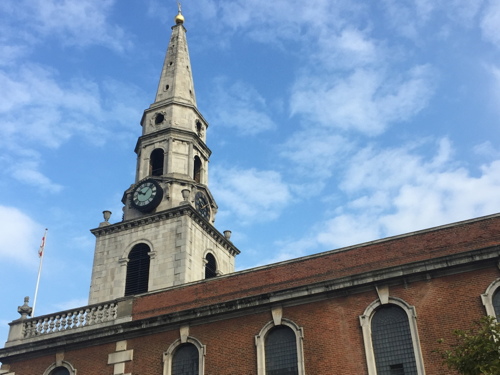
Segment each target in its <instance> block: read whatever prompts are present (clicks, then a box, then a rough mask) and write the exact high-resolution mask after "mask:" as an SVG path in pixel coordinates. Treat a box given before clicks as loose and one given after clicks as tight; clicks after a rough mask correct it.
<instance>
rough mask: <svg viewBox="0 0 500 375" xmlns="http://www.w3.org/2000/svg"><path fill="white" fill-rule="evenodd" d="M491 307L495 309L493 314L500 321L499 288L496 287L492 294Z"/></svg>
mask: <svg viewBox="0 0 500 375" xmlns="http://www.w3.org/2000/svg"><path fill="white" fill-rule="evenodd" d="M493 308H494V309H495V316H496V317H497V320H499V321H500V288H497V290H496V291H495V294H493Z"/></svg>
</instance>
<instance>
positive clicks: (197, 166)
mask: <svg viewBox="0 0 500 375" xmlns="http://www.w3.org/2000/svg"><path fill="white" fill-rule="evenodd" d="M193 179H194V180H195V181H196V182H198V183H200V182H201V159H200V158H199V157H198V156H195V157H194V172H193Z"/></svg>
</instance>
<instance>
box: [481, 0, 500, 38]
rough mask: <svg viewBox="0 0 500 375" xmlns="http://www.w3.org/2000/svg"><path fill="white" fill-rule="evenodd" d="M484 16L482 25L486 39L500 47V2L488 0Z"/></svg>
mask: <svg viewBox="0 0 500 375" xmlns="http://www.w3.org/2000/svg"><path fill="white" fill-rule="evenodd" d="M482 16H483V17H482V19H481V25H480V26H481V31H482V33H483V37H484V39H486V40H487V41H488V42H490V43H493V44H494V45H496V46H497V47H498V48H500V3H499V2H498V1H496V0H490V1H488V3H487V6H486V8H485V10H484V12H483V15H482Z"/></svg>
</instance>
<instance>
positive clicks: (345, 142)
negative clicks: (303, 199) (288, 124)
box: [280, 125, 354, 181]
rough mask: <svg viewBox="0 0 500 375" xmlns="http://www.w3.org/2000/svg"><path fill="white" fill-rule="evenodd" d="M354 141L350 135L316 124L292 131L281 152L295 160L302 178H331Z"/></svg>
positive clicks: (287, 157)
mask: <svg viewBox="0 0 500 375" xmlns="http://www.w3.org/2000/svg"><path fill="white" fill-rule="evenodd" d="M353 147H354V144H353V142H352V141H350V140H349V139H348V138H346V137H344V136H341V135H339V134H336V133H335V132H332V131H329V130H328V129H322V128H319V129H318V127H315V126H311V125H310V126H308V127H307V129H303V130H300V131H297V132H295V133H293V134H292V135H291V136H290V137H289V138H288V139H287V140H286V142H285V143H284V144H283V145H282V146H281V149H282V151H281V152H280V155H281V156H282V157H284V158H286V159H288V160H289V161H290V162H291V163H292V166H293V167H292V169H293V170H294V172H295V173H298V174H299V175H300V177H301V178H304V177H305V178H314V179H315V180H316V181H318V180H324V179H327V178H330V177H331V176H332V175H333V173H334V171H335V170H336V168H338V167H339V164H341V163H342V162H343V160H344V158H345V155H346V154H347V153H349V152H350V151H351V150H352V148H353Z"/></svg>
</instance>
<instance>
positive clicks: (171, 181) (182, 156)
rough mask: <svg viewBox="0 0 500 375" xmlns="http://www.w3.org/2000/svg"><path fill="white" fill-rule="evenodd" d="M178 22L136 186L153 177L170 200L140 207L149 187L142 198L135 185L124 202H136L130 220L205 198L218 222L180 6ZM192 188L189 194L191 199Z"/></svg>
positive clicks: (147, 116)
mask: <svg viewBox="0 0 500 375" xmlns="http://www.w3.org/2000/svg"><path fill="white" fill-rule="evenodd" d="M175 23H176V24H175V25H174V26H172V34H171V37H170V41H169V44H168V47H167V52H166V56H165V60H164V62H163V68H162V71H161V74H160V81H159V84H158V90H157V92H156V97H155V101H154V102H153V103H152V104H151V105H150V107H149V108H148V109H146V110H145V111H144V115H143V117H142V120H141V125H142V136H141V137H140V138H139V139H138V141H137V146H136V148H135V152H136V153H137V172H136V184H137V183H138V182H140V181H143V180H144V179H153V180H154V181H156V182H158V184H159V185H158V186H156V189H157V190H160V189H161V190H163V193H164V194H165V197H164V199H162V200H154V201H152V202H149V203H148V204H144V205H143V206H142V207H141V206H138V204H135V203H134V197H135V198H140V199H142V198H144V199H145V197H146V196H148V194H146V190H147V189H146V187H144V194H142V192H143V190H141V189H139V190H137V188H135V187H133V188H132V190H130V189H129V190H128V191H127V192H125V195H124V199H123V203H125V204H127V202H130V201H131V202H132V204H131V205H128V207H126V208H125V215H124V217H125V219H129V218H134V217H138V216H143V215H144V214H148V213H151V212H159V211H161V210H165V209H169V208H173V207H177V206H179V205H180V204H181V203H182V204H183V203H184V202H191V203H192V204H193V203H194V202H195V200H196V199H197V197H199V196H200V195H204V199H203V201H204V202H205V203H204V204H203V205H204V206H205V207H204V215H205V217H206V219H207V220H209V221H211V222H213V221H214V220H215V213H216V211H217V205H216V203H215V200H214V199H213V197H212V195H211V194H210V191H209V189H208V186H207V185H208V159H209V157H210V154H211V151H210V149H209V148H208V147H207V145H206V144H205V139H206V138H205V136H206V129H207V127H208V123H207V121H206V120H205V119H204V118H203V116H202V115H201V113H200V112H199V111H198V108H197V107H196V98H195V93H194V83H193V75H192V73H191V63H190V60H189V52H188V45H187V40H186V28H185V27H184V16H183V15H182V13H181V10H180V6H179V13H178V14H177V16H176V17H175ZM153 185H156V184H155V183H153ZM151 188H152V186H151ZM134 189H135V190H134ZM187 190H189V196H188V197H187V198H186V194H188V193H187ZM137 195H139V196H137ZM139 203H140V202H139ZM155 203H157V204H156V205H155ZM153 205H155V207H152V206H153Z"/></svg>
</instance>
